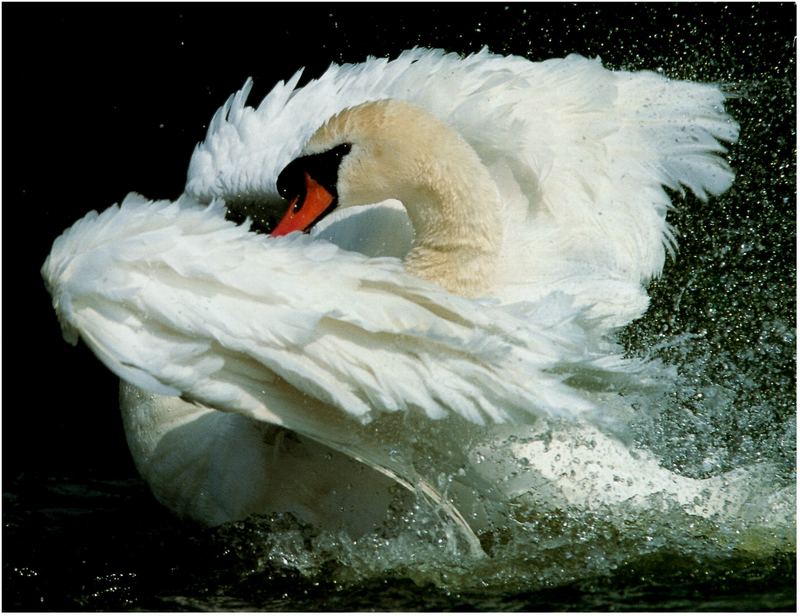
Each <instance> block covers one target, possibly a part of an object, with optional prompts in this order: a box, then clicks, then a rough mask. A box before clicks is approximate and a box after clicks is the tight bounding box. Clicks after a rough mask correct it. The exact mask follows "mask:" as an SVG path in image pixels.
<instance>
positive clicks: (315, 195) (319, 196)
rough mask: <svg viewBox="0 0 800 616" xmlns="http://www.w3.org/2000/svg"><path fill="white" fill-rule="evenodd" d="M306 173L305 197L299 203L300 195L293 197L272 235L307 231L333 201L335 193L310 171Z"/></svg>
mask: <svg viewBox="0 0 800 616" xmlns="http://www.w3.org/2000/svg"><path fill="white" fill-rule="evenodd" d="M304 175H305V177H306V196H305V199H304V200H303V201H302V202H301V203H300V204H299V205H298V201H299V199H300V195H297V196H296V197H295V198H294V199H292V202H291V203H290V204H289V209H288V210H286V214H284V215H283V218H281V221H280V222H279V223H278V226H277V227H275V229H273V231H272V233H270V235H271V236H272V237H278V236H279V235H286V234H287V233H291V232H292V231H305V230H306V229H308V228H310V227H311V225H313V224H314V223H315V222H316V221H317V220H319V219H320V218H321V217H322V216H323V214H325V213H326V212H327V210H328V208H329V207H330V205H331V203H333V195H332V194H331V193H329V192H328V191H327V190H326V189H325V188H323V186H322V185H321V184H319V183H318V182H317V181H316V180H314V178H312V177H311V176H310V175H308V172H305V173H304Z"/></svg>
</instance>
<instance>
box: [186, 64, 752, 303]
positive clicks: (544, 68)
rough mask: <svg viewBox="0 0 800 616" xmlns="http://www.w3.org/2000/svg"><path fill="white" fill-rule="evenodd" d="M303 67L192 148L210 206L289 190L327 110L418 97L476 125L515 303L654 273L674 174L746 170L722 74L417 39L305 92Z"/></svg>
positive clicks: (727, 174)
mask: <svg viewBox="0 0 800 616" xmlns="http://www.w3.org/2000/svg"><path fill="white" fill-rule="evenodd" d="M299 76H300V73H297V74H296V75H295V76H294V77H293V78H292V79H291V80H289V82H288V83H283V82H281V83H279V84H278V85H277V86H275V88H274V89H273V90H272V91H271V92H270V93H269V94H268V95H267V96H266V97H265V98H264V100H263V101H262V102H261V104H260V105H259V106H258V107H257V108H251V107H248V106H247V105H246V104H245V103H246V99H247V95H248V93H249V91H250V86H251V84H250V82H248V83H247V84H245V87H244V88H243V89H242V90H241V91H239V92H237V93H236V94H235V95H233V96H232V97H231V98H230V99H229V100H228V101H227V102H226V103H225V105H223V107H222V108H221V109H220V110H219V111H218V112H217V114H216V115H215V116H214V119H213V120H212V122H211V123H210V125H209V129H208V134H207V136H206V139H205V142H204V143H201V144H200V145H198V147H197V148H196V150H195V152H194V154H193V156H192V159H191V163H190V166H189V174H188V179H187V184H186V190H187V193H188V194H191V195H193V196H195V197H196V198H198V199H199V200H200V201H201V202H209V201H210V200H211V199H212V198H214V197H223V198H225V197H230V196H231V195H232V194H236V195H253V196H258V197H259V198H261V199H265V200H267V201H270V200H274V201H280V199H279V197H278V195H277V191H276V190H275V181H276V178H277V176H278V173H279V172H280V171H281V169H282V168H283V167H284V166H285V165H286V164H287V163H288V162H289V161H291V160H292V159H293V158H294V157H296V156H297V155H298V154H299V152H300V150H301V149H302V147H303V145H304V144H305V142H306V141H307V140H308V138H309V137H310V136H311V134H312V133H313V132H314V130H315V129H316V128H318V127H319V126H320V125H321V124H322V122H324V121H325V120H326V119H327V118H328V117H330V116H331V115H333V114H335V113H337V112H338V111H341V110H342V109H344V108H346V107H349V106H352V105H355V104H359V103H362V102H365V101H368V100H376V99H380V98H396V99H400V100H406V101H409V102H412V103H415V104H417V105H420V106H422V107H424V108H426V109H428V110H429V111H430V112H432V113H433V114H434V115H437V116H438V117H440V118H442V119H443V120H445V121H446V122H448V123H449V124H451V125H452V126H453V127H454V128H455V129H456V130H458V131H459V132H460V133H461V134H462V135H463V136H464V138H465V139H466V140H467V141H468V142H469V143H470V144H471V145H472V146H473V147H474V148H475V149H476V151H477V152H478V153H479V155H480V156H481V158H482V159H483V161H484V162H485V163H486V164H487V166H489V167H490V169H491V170H492V171H493V172H494V175H495V178H496V180H497V181H498V184H499V186H500V188H501V191H502V192H503V194H504V196H505V198H506V202H507V206H508V211H507V221H508V225H507V229H508V235H509V242H507V244H508V247H509V248H508V254H507V255H506V256H507V258H506V261H505V262H506V263H507V264H509V265H510V266H511V267H510V268H509V271H508V272H507V273H506V274H507V275H506V277H505V279H504V280H500V281H498V286H499V287H500V288H499V293H498V296H500V297H501V298H503V299H504V300H505V301H511V300H514V299H517V298H518V297H525V293H524V292H521V291H520V290H519V288H517V290H516V291H515V290H514V289H511V290H510V291H509V292H508V293H505V294H504V293H503V288H502V287H503V286H504V285H509V286H514V285H517V287H519V285H522V286H523V287H524V286H525V285H526V284H527V285H528V286H531V285H533V287H536V288H538V289H542V288H544V287H545V286H547V285H549V287H548V288H549V290H552V289H555V288H558V284H557V281H558V280H562V279H564V278H565V277H566V278H570V274H571V273H572V272H575V271H576V270H580V269H581V268H584V269H586V268H587V267H588V268H589V269H591V268H594V269H595V274H596V275H594V277H595V278H598V277H599V278H602V277H604V276H605V277H610V278H617V279H619V280H620V281H621V284H623V285H624V284H625V283H627V284H628V285H629V286H630V285H639V284H640V283H641V282H644V281H646V280H649V278H650V277H652V276H654V275H657V274H658V273H659V272H660V271H661V268H662V266H663V263H664V256H665V252H664V248H665V246H667V247H670V246H671V243H672V242H673V241H674V239H673V237H672V233H671V231H670V229H669V227H668V226H667V224H666V222H665V214H666V211H667V209H668V208H669V207H670V200H669V197H668V195H667V194H666V193H665V192H664V190H663V188H662V186H667V187H669V188H672V189H674V190H681V189H682V187H683V186H686V187H688V188H689V189H690V190H692V191H693V192H694V193H695V194H697V195H698V196H699V197H701V198H705V197H706V196H707V195H708V194H719V193H721V192H723V191H724V190H726V189H727V188H728V186H729V185H730V183H731V181H732V179H733V174H732V172H731V170H730V168H729V167H728V165H727V164H726V162H725V161H724V159H723V158H722V156H721V155H722V154H723V153H724V152H725V148H724V147H723V146H722V145H721V144H720V140H722V141H727V142H734V141H735V140H736V139H737V136H738V126H737V125H736V123H735V122H733V121H732V120H731V119H730V117H729V116H728V115H727V114H726V113H725V110H724V100H725V95H724V93H722V92H721V90H720V89H719V88H718V87H717V86H715V85H709V84H698V83H691V82H685V81H673V80H669V79H666V78H665V77H663V76H662V75H658V74H656V73H652V72H636V73H631V72H624V71H617V72H614V71H609V70H607V69H605V68H603V66H602V65H601V64H600V62H599V60H588V59H586V58H582V57H580V56H577V55H572V56H569V57H567V58H564V59H553V60H548V61H545V62H529V61H528V60H525V59H524V58H520V57H514V56H505V57H504V56H498V55H494V54H491V53H488V52H487V51H485V50H484V51H481V52H480V53H477V54H473V55H470V56H467V57H465V58H462V57H460V56H458V55H456V54H445V53H444V52H442V51H439V50H425V49H413V50H410V51H407V52H404V53H402V54H401V55H400V56H399V57H398V58H396V59H394V60H392V61H387V60H385V59H376V58H371V59H368V60H367V61H366V62H364V63H362V64H358V65H344V66H337V65H332V66H331V67H330V68H329V69H328V70H327V71H326V72H325V73H324V74H323V75H322V76H321V77H320V78H319V79H316V80H312V81H311V82H309V83H308V84H307V85H305V86H303V87H302V88H299V89H296V85H297V82H298V79H299ZM391 231H392V229H391V226H387V227H386V228H384V229H383V232H384V233H385V234H386V235H387V237H389V236H390V234H391ZM380 232H381V229H380V228H374V229H373V233H380ZM356 248H357V247H356ZM515 263H519V264H522V265H521V266H520V267H518V268H514V266H513V265H514V264H515ZM556 270H559V271H558V272H557V273H556V274H552V272H553V271H556ZM590 278H591V276H590ZM585 282H586V284H590V283H591V280H587V281H585ZM575 284H577V285H578V286H580V285H581V284H583V282H581V281H578V282H576V283H575ZM573 286H575V285H573ZM590 286H591V285H590ZM631 289H632V291H631V292H630V293H628V294H629V295H631V294H632V295H635V294H636V293H635V291H636V288H635V287H631ZM534 290H535V289H534ZM601 291H602V290H598V293H596V294H595V295H597V296H598V297H601ZM602 292H605V291H602ZM590 299H591V298H590V297H589V296H588V295H587V303H591V302H590V301H589V300H590ZM640 299H641V298H640ZM634 300H635V298H633V297H632V299H631V301H634ZM634 303H635V301H634ZM639 303H640V304H641V303H642V302H641V301H639ZM644 305H646V301H645V302H644ZM639 308H641V306H639ZM634 312H635V310H634Z"/></svg>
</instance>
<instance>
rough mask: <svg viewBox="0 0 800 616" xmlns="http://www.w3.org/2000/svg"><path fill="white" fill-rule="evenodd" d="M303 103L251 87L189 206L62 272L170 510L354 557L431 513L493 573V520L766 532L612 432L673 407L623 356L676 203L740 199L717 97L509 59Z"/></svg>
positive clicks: (199, 153)
mask: <svg viewBox="0 0 800 616" xmlns="http://www.w3.org/2000/svg"><path fill="white" fill-rule="evenodd" d="M300 76H301V72H298V73H296V74H295V75H294V76H293V77H292V78H291V79H289V80H288V81H287V82H285V83H284V82H280V83H278V84H277V85H276V86H275V87H274V89H273V90H272V91H271V92H270V93H269V94H268V95H267V96H266V97H265V98H264V99H263V101H262V102H261V103H260V104H259V105H258V106H257V107H255V108H254V107H250V106H248V105H247V104H246V101H247V98H248V95H249V92H250V89H251V87H252V82H251V81H250V80H248V81H247V82H246V84H245V86H244V87H243V88H242V90H240V91H239V92H237V93H235V94H234V95H233V96H232V97H231V98H230V99H229V100H228V101H227V102H226V103H225V104H224V105H223V106H222V107H221V108H220V110H219V111H218V112H217V113H216V114H215V115H214V117H213V118H212V120H211V122H210V124H209V128H208V133H207V135H206V138H205V140H204V141H203V142H202V143H200V144H199V145H198V146H197V147H196V149H195V151H194V152H193V154H192V157H191V160H190V163H189V170H188V177H187V183H186V188H185V192H184V194H183V195H182V196H181V197H180V198H179V199H177V200H176V201H174V202H168V201H156V202H153V201H149V200H147V199H145V198H144V197H141V196H139V195H135V194H131V195H129V196H128V197H127V198H126V199H125V200H124V201H123V203H122V204H121V205H120V206H113V207H111V208H109V209H108V210H106V211H105V212H103V213H102V214H97V213H96V212H92V213H90V214H88V215H87V216H86V217H84V218H83V219H81V220H80V221H78V222H77V223H75V225H73V227H71V228H70V229H69V230H67V231H66V232H65V233H64V234H63V235H62V236H60V237H59V238H58V239H57V240H56V241H55V243H54V245H53V249H52V251H51V253H50V255H49V256H48V258H47V261H46V262H45V264H44V266H43V268H42V273H43V277H44V279H45V282H46V285H47V287H48V289H49V291H50V293H51V295H52V298H53V306H54V308H55V310H56V313H57V315H58V318H59V320H60V322H61V325H62V328H63V331H64V335H65V337H66V338H67V340H68V341H70V342H73V343H75V342H77V340H78V339H82V340H83V341H84V342H85V343H86V344H87V345H88V346H89V347H90V348H91V349H92V350H93V351H94V352H95V354H96V355H97V356H98V358H99V359H100V360H101V361H103V363H104V364H105V365H106V366H108V367H109V368H110V369H111V370H112V371H114V372H115V373H116V374H117V375H118V376H119V377H120V378H121V379H122V384H121V391H120V404H121V409H122V413H123V421H124V425H125V430H126V435H127V438H128V442H129V446H130V449H131V452H132V455H133V458H134V460H135V462H136V465H137V468H138V469H139V471H140V473H141V474H142V476H143V477H144V478H145V479H146V480H147V481H148V483H149V484H150V487H151V489H152V491H153V492H154V494H155V495H156V497H157V498H158V499H159V500H160V501H161V502H163V503H164V504H166V505H167V506H168V507H170V508H171V509H172V510H173V511H175V512H176V513H178V514H179V515H182V516H186V517H190V518H193V519H197V520H200V521H202V522H205V523H208V524H220V523H223V522H226V521H230V520H235V519H240V518H242V517H245V516H246V515H249V514H252V513H265V512H271V511H289V512H291V513H293V514H295V515H296V516H298V517H299V518H300V519H302V520H304V521H306V522H308V523H311V524H314V525H316V526H319V527H323V528H334V529H342V528H343V529H345V530H347V531H348V532H351V533H354V534H358V533H364V532H368V531H369V530H370V529H374V528H375V527H376V525H377V524H378V523H380V521H381V520H383V519H384V518H385V517H386V516H387V515H388V513H387V512H389V511H390V510H392V507H393V503H395V504H396V503H397V502H398V501H402V502H405V501H404V500H403V499H408V498H409V495H412V494H416V495H421V497H423V498H425V499H428V500H429V501H431V502H433V503H434V504H435V506H436V507H438V508H439V509H440V510H441V511H443V512H444V513H445V514H446V516H449V518H450V519H451V520H452V521H454V522H455V524H456V525H457V526H458V528H459V529H460V530H461V531H462V533H463V536H464V538H465V540H466V541H467V543H468V544H469V545H470V547H471V549H472V550H473V551H474V552H476V553H478V552H480V551H481V548H480V543H479V541H478V539H477V537H476V533H478V532H480V530H481V529H482V528H486V527H487V525H490V524H491V523H492V519H493V512H492V506H491V505H490V504H487V503H493V502H495V501H498V502H502V501H504V500H508V499H512V498H519V497H524V498H528V499H529V502H531V503H535V505H536V506H537V507H547V506H551V507H558V506H560V505H563V504H564V502H568V503H570V504H572V505H576V506H581V507H597V506H601V505H603V506H606V505H609V504H613V503H617V504H619V503H623V502H624V503H628V504H630V503H631V502H632V501H635V500H636V499H639V501H640V502H641V504H642V506H643V507H644V506H646V503H647V502H648V499H649V498H651V497H653V496H654V495H665V494H666V495H671V497H672V498H673V499H674V500H675V502H676V503H678V505H679V506H680V507H683V508H685V510H686V511H688V512H690V513H691V514H692V515H705V516H711V515H717V514H720V512H723V511H725V510H727V509H729V508H730V507H732V506H735V507H738V506H740V505H741V503H742V502H743V498H744V497H743V496H742V495H740V494H739V495H737V494H735V490H732V489H731V485H732V481H731V478H730V477H729V478H719V477H717V478H710V479H704V480H698V479H691V478H687V477H681V476H679V475H676V474H675V473H673V472H671V471H669V470H668V469H664V468H662V467H660V466H659V465H658V462H657V460H656V459H655V458H654V456H652V454H648V453H647V452H642V451H634V450H632V449H631V448H629V447H628V446H626V445H625V444H624V442H623V440H620V438H619V437H618V435H615V434H614V433H613V429H612V428H609V426H610V425H611V424H612V423H613V422H614V420H615V418H616V419H618V418H620V417H622V418H624V417H625V416H626V414H629V413H630V412H631V405H630V403H629V401H628V400H627V399H623V398H622V397H621V396H620V395H619V393H618V392H620V391H623V390H624V391H626V392H629V393H630V392H641V391H649V390H650V389H652V388H658V387H664V386H666V387H668V386H669V384H668V381H669V379H668V378H667V376H668V374H669V370H668V369H665V368H664V367H663V366H657V365H656V364H654V363H652V362H646V361H640V360H635V359H630V358H623V357H622V356H621V353H620V349H619V347H618V346H617V345H616V344H615V343H614V341H613V332H614V330H615V329H616V328H618V327H620V326H622V325H624V324H626V323H629V322H630V321H632V320H633V319H636V318H638V317H639V316H641V315H642V314H643V313H644V311H645V310H646V308H647V305H648V298H647V293H646V291H645V285H646V283H647V282H648V281H649V280H651V279H652V278H653V277H655V276H657V275H659V274H660V272H661V269H662V267H663V264H664V261H665V258H666V254H667V253H668V252H672V251H673V250H674V245H675V240H674V236H673V233H672V230H671V229H670V228H669V226H668V225H667V223H666V221H665V217H666V212H667V210H668V209H669V208H670V207H671V202H670V197H669V195H668V193H667V192H666V191H665V187H666V188H669V189H672V190H675V191H679V192H681V191H683V190H684V189H685V188H688V189H689V190H691V191H692V192H693V193H694V194H695V195H697V196H698V197H699V198H701V199H706V198H708V196H709V195H718V194H720V193H722V192H724V191H725V190H726V189H727V188H728V187H729V186H730V184H731V182H732V180H733V172H732V171H731V169H730V168H729V166H728V165H727V163H726V162H725V160H724V158H723V156H722V155H723V154H724V153H725V151H726V149H725V146H724V143H725V142H727V143H733V142H735V141H736V139H737V136H738V126H737V124H736V123H735V122H734V121H733V120H732V119H731V118H730V117H729V116H728V115H727V113H726V112H725V110H724V101H725V96H726V95H725V94H724V93H723V92H722V91H721V90H720V89H719V88H718V87H717V86H715V85H710V84H698V83H691V82H685V81H673V80H669V79H667V78H665V77H663V76H661V75H658V74H656V73H652V72H626V71H610V70H608V69H605V68H604V67H603V66H602V64H601V63H600V61H599V60H589V59H586V58H583V57H580V56H577V55H572V56H568V57H567V58H564V59H553V60H548V61H544V62H530V61H528V60H526V59H524V58H520V57H513V56H508V57H504V56H499V55H494V54H492V53H490V52H488V51H487V50H483V51H481V52H479V53H476V54H473V55H470V56H467V57H460V56H458V55H455V54H448V53H445V52H442V51H439V50H426V49H414V50H410V51H407V52H404V53H402V54H401V55H400V56H399V57H397V58H395V59H393V60H390V61H389V60H385V59H375V58H372V59H368V60H367V61H366V62H364V63H362V64H357V65H342V66H338V65H332V66H331V67H330V68H329V69H328V70H327V71H326V72H325V73H324V74H323V75H322V76H321V77H320V78H319V79H316V80H312V81H310V82H309V83H308V84H307V85H305V86H303V87H301V88H298V87H297V84H298V82H299V79H300ZM243 220H246V221H247V222H248V223H252V224H253V226H254V227H255V228H261V229H262V230H266V231H269V232H270V234H269V235H267V234H263V233H255V232H253V231H251V230H250V228H249V224H237V223H238V222H242V221H243ZM665 375H667V376H665ZM665 383H666V385H665ZM554 435H555V436H554ZM559 443H560V444H559ZM587 443H591V446H588V445H587ZM566 451H572V452H582V453H576V454H575V455H576V456H577V457H578V458H580V463H579V462H577V461H576V460H575V456H573V458H572V461H570V462H566V461H563V462H562V461H561V456H562V454H563V453H565V452H566ZM521 461H522V462H521ZM523 462H524V464H523ZM521 464H522V465H523V466H524V469H523V470H524V471H525V472H524V473H521V474H520V473H515V472H511V469H512V468H516V469H517V470H519V469H520V468H522V466H520V465H521ZM587 465H588V466H587ZM570 466H571V467H572V468H573V471H572V472H569V473H565V472H559V469H564V468H566V467H570ZM589 467H591V468H592V469H594V470H592V472H587V468H589ZM576 469H578V470H581V469H582V472H576ZM443 478H444V479H443ZM734 483H735V482H734ZM398 485H399V486H402V487H404V488H408V490H400V491H399V492H398V490H397V489H396V487H397V486H398ZM598 486H603V487H602V488H599V489H598ZM495 513H496V512H495ZM495 519H496V516H495Z"/></svg>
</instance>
